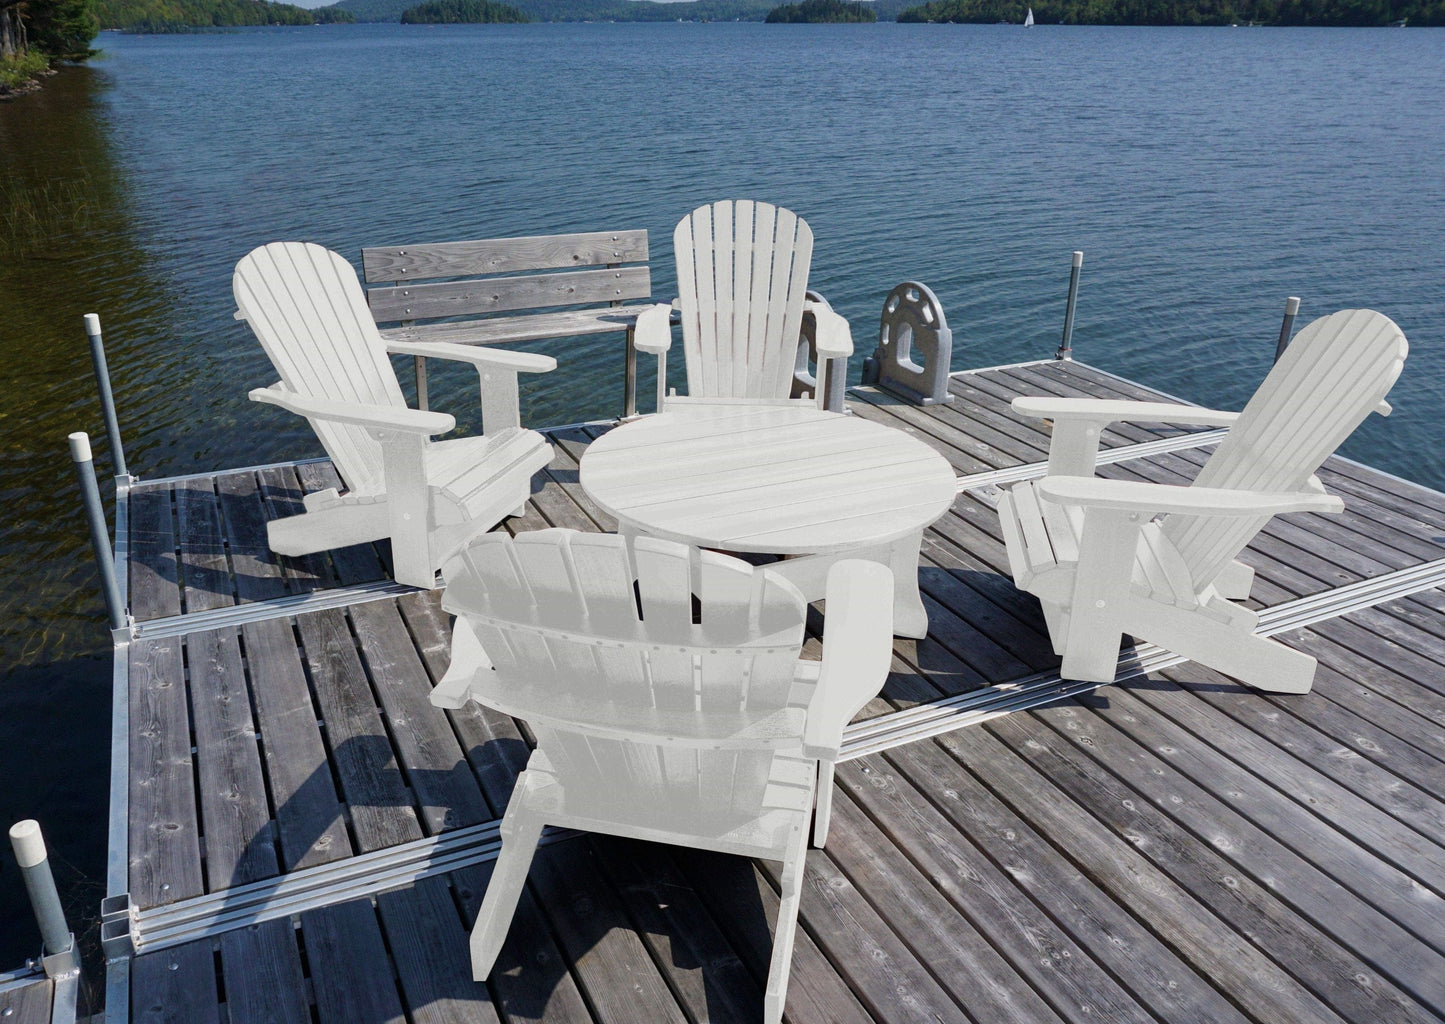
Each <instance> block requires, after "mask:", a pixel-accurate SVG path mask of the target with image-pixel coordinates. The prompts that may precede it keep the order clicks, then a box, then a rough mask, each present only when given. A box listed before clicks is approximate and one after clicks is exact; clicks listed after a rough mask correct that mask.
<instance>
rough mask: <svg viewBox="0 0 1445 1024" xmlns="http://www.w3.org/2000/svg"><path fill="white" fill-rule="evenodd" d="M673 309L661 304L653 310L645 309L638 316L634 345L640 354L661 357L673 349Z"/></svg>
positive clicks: (633, 336)
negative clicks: (646, 353)
mask: <svg viewBox="0 0 1445 1024" xmlns="http://www.w3.org/2000/svg"><path fill="white" fill-rule="evenodd" d="M671 317H672V307H671V306H670V305H668V304H667V303H665V302H659V303H657V304H656V305H654V306H653V307H652V308H651V309H644V310H643V311H642V312H641V313H639V314H638V315H637V326H636V327H635V328H633V334H632V338H633V345H634V346H635V347H636V349H637V351H639V352H651V353H653V354H654V355H660V354H661V353H663V352H666V351H667V350H668V349H669V348H671V347H672V325H671V323H670V320H671Z"/></svg>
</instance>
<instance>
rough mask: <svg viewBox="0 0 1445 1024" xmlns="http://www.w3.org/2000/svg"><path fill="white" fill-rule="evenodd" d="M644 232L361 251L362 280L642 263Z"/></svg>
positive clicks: (644, 257)
mask: <svg viewBox="0 0 1445 1024" xmlns="http://www.w3.org/2000/svg"><path fill="white" fill-rule="evenodd" d="M646 259H647V232H646V231H645V230H637V231H589V232H582V233H579V234H573V235H529V236H525V237H518V238H483V239H478V240H476V241H470V242H430V243H425V244H422V245H388V246H373V247H369V248H365V249H362V250H361V264H362V267H363V269H364V273H365V276H366V281H367V283H368V284H372V283H375V282H378V281H403V280H405V281H423V280H426V279H428V278H436V277H480V276H482V275H485V274H511V273H516V272H517V271H519V270H554V269H561V268H562V267H600V266H606V265H608V264H610V263H642V262H645V261H646Z"/></svg>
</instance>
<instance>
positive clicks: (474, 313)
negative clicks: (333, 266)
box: [361, 230, 652, 324]
mask: <svg viewBox="0 0 1445 1024" xmlns="http://www.w3.org/2000/svg"><path fill="white" fill-rule="evenodd" d="M636 263H640V264H642V265H641V266H626V265H625V264H636ZM361 265H362V273H363V274H364V275H365V277H366V283H367V285H368V286H370V287H369V288H368V290H367V293H366V298H367V302H368V303H369V305H370V306H371V313H372V316H373V317H375V318H376V322H377V323H382V324H384V323H396V322H403V321H405V322H408V323H410V322H412V321H416V320H432V319H437V318H440V317H455V316H464V317H482V316H485V315H486V314H489V313H514V312H516V311H517V310H525V309H547V308H549V307H555V306H581V305H589V304H596V303H604V302H605V303H608V304H612V305H616V304H620V303H622V302H624V301H626V300H629V299H646V298H648V297H649V296H650V295H651V294H652V278H651V273H650V271H649V270H648V267H647V232H646V231H645V230H638V231H590V232H586V233H583V234H575V235H532V236H528V237H525V238H483V239H477V240H475V241H469V242H428V243H425V244H421V245H388V246H379V247H374V248H366V249H362V250H361ZM533 271H545V272H546V273H541V274H537V273H533Z"/></svg>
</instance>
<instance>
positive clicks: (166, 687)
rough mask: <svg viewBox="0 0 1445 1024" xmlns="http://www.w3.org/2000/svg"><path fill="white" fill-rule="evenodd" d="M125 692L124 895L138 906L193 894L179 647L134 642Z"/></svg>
mask: <svg viewBox="0 0 1445 1024" xmlns="http://www.w3.org/2000/svg"><path fill="white" fill-rule="evenodd" d="M124 656H125V657H126V658H127V660H128V662H129V674H130V687H129V697H130V699H129V709H130V737H131V740H130V783H129V785H130V793H129V798H130V813H129V836H130V841H129V847H130V868H129V874H130V893H131V897H132V899H134V900H135V901H136V903H137V904H138V905H140V906H142V907H154V906H157V905H159V904H162V903H173V902H175V901H176V900H182V899H187V898H189V897H191V896H198V895H200V894H201V892H202V891H203V885H202V881H201V848H200V836H199V822H198V817H197V808H196V790H195V780H194V774H193V770H192V764H191V728H190V716H189V711H188V709H187V706H186V705H187V700H186V698H187V693H186V685H185V670H184V667H183V664H182V661H181V642H180V641H179V640H177V639H164V640H140V641H136V642H134V643H132V644H131V645H130V649H129V651H127V652H126V653H125V655H124Z"/></svg>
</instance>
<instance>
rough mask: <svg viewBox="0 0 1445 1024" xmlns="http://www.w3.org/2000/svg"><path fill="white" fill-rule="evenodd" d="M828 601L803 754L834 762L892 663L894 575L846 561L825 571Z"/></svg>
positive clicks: (879, 566) (874, 565) (876, 566)
mask: <svg viewBox="0 0 1445 1024" xmlns="http://www.w3.org/2000/svg"><path fill="white" fill-rule="evenodd" d="M826 596H827V601H828V604H827V608H826V609H825V619H824V624H823V665H822V668H821V670H820V671H819V674H818V688H817V690H816V691H815V692H814V696H813V701H812V704H811V705H810V706H809V708H808V724H807V726H806V727H805V729H804V731H803V750H804V752H805V753H806V754H807V755H808V756H810V757H820V758H823V759H825V760H835V759H836V758H837V756H838V748H839V747H841V746H842V744H843V730H844V728H845V727H847V725H848V723H849V722H850V721H852V719H853V716H854V715H856V714H857V713H858V709H859V708H861V707H862V706H863V705H864V704H867V703H868V702H869V701H870V700H872V699H873V697H875V696H876V695H877V693H878V691H879V690H881V689H882V688H883V684H884V682H886V681H887V679H888V669H889V666H890V665H892V663H893V573H892V571H891V570H890V569H889V568H888V567H887V566H885V565H883V564H881V563H879V562H867V561H863V560H861V559H845V560H843V561H841V562H837V563H836V564H834V565H833V566H832V568H830V569H829V570H828V585H827V590H826Z"/></svg>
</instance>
